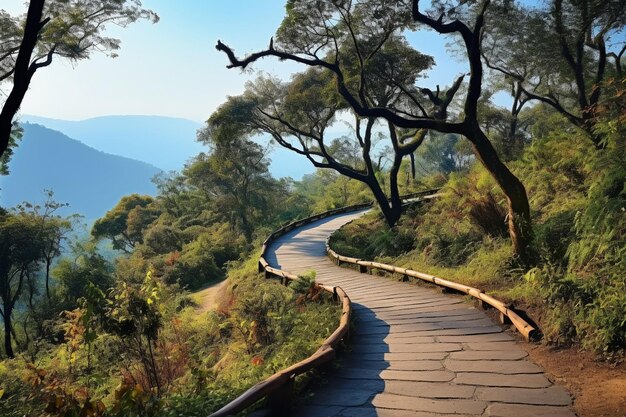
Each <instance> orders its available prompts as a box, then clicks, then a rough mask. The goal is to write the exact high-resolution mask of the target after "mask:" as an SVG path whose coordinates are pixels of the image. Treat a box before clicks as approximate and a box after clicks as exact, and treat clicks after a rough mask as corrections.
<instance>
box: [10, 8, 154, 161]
mask: <svg viewBox="0 0 626 417" xmlns="http://www.w3.org/2000/svg"><path fill="white" fill-rule="evenodd" d="M138 19H150V20H152V21H153V22H156V21H157V20H158V16H157V15H156V14H155V13H154V12H152V11H150V10H147V9H144V8H142V7H141V1H140V0H47V1H46V0H31V1H30V2H29V5H28V11H27V13H26V15H25V16H20V17H12V16H10V15H9V14H8V13H6V12H5V11H4V10H2V11H0V83H1V82H10V83H11V84H12V86H11V89H10V92H9V94H8V96H7V98H6V100H5V101H4V103H3V105H2V110H1V111H0V158H1V157H3V155H4V154H5V152H6V150H7V148H8V146H9V144H11V137H12V135H11V132H12V130H13V129H14V125H13V121H14V118H15V115H16V114H17V112H18V110H19V108H20V106H21V104H22V100H23V99H24V96H25V95H26V92H27V91H28V87H29V85H30V82H31V80H32V78H33V76H34V75H35V72H37V71H38V70H39V69H41V68H43V67H47V66H48V65H50V64H51V63H52V61H53V59H54V57H55V56H59V57H62V58H66V59H69V60H71V61H77V60H80V59H85V58H88V57H89V54H90V53H91V52H93V51H100V52H104V53H107V54H109V55H111V56H115V51H116V50H117V49H119V47H120V41H119V40H118V39H115V38H110V37H106V36H104V31H105V30H106V27H107V25H108V24H115V25H117V26H122V27H124V26H126V25H128V24H130V23H132V22H135V21H137V20H138Z"/></svg>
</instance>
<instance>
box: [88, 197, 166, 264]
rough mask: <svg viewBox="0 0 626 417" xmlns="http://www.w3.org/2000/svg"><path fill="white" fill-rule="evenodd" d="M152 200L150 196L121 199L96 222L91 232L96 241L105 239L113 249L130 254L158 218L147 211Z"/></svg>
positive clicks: (149, 210) (156, 213)
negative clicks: (110, 243)
mask: <svg viewBox="0 0 626 417" xmlns="http://www.w3.org/2000/svg"><path fill="white" fill-rule="evenodd" d="M153 202H154V199H153V198H152V197H150V196H142V195H138V194H132V195H129V196H126V197H122V199H121V200H120V201H119V203H117V205H116V206H115V207H114V208H113V209H111V210H109V211H108V212H107V214H106V215H105V216H104V217H103V218H101V219H99V220H97V221H96V222H95V223H94V225H93V228H92V230H91V235H92V236H93V237H94V238H96V239H102V238H107V239H110V240H111V241H112V242H113V249H118V250H122V251H124V252H130V251H131V250H132V249H133V248H134V247H135V245H137V244H140V243H142V241H143V236H142V234H143V230H144V229H145V228H146V227H147V226H148V225H149V224H150V223H152V221H154V220H155V218H156V217H157V216H158V212H157V211H156V210H154V209H147V207H149V206H150V205H151V204H152V203H153Z"/></svg>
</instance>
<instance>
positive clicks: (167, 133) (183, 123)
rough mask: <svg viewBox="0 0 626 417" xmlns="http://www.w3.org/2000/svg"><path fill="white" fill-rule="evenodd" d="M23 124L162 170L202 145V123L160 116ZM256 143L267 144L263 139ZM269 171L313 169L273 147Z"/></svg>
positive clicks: (33, 119) (285, 173) (179, 164)
mask: <svg viewBox="0 0 626 417" xmlns="http://www.w3.org/2000/svg"><path fill="white" fill-rule="evenodd" d="M21 121H22V122H30V123H37V124H41V125H43V126H46V127H48V128H50V129H54V130H58V131H59V132H62V133H64V134H65V135H67V136H69V137H71V138H73V139H76V140H79V141H81V142H82V143H84V144H86V145H88V146H90V147H92V148H95V149H98V150H100V151H103V152H107V153H110V154H113V155H120V156H125V157H127V158H132V159H136V160H138V161H144V162H147V163H149V164H152V165H154V166H156V167H159V168H161V169H163V170H166V171H169V170H175V171H180V170H181V169H182V168H183V166H184V164H185V162H187V161H188V160H189V159H190V158H192V157H194V156H195V155H197V154H198V153H200V152H206V151H207V150H208V149H207V147H206V146H205V145H202V144H200V143H198V142H196V131H197V130H198V129H199V128H201V127H202V124H201V123H198V122H194V121H192V120H186V119H177V118H172V117H161V116H103V117H96V118H93V119H86V120H79V121H71V120H59V119H50V118H46V117H39V116H31V115H25V116H22V118H21ZM257 142H258V143H259V144H261V145H263V146H266V145H267V143H268V142H267V140H266V139H265V138H258V139H257ZM269 158H270V159H271V160H272V163H271V165H270V171H271V173H272V175H274V176H275V177H277V178H279V177H292V178H294V179H298V180H299V179H301V178H302V176H303V175H304V174H309V173H311V172H313V171H314V170H315V169H314V168H313V166H312V165H311V163H310V162H309V161H308V160H307V159H306V158H304V157H302V156H300V155H296V154H294V153H293V152H291V151H288V150H286V149H283V148H281V147H280V146H278V145H276V146H274V147H272V149H271V152H270V153H269Z"/></svg>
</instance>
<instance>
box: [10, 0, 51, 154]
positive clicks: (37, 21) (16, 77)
mask: <svg viewBox="0 0 626 417" xmlns="http://www.w3.org/2000/svg"><path fill="white" fill-rule="evenodd" d="M45 3H46V2H45V0H31V1H30V4H29V6H28V14H27V16H26V25H25V27H24V37H23V38H22V43H21V44H20V50H19V52H18V54H17V58H16V60H15V72H14V73H13V88H12V89H11V92H10V93H9V95H8V97H7V100H6V101H5V103H4V106H3V107H2V111H1V112H0V156H2V155H3V154H4V152H5V151H6V149H7V147H8V146H9V141H10V139H11V130H12V128H13V118H14V117H15V114H16V113H17V111H18V110H19V109H20V106H21V105H22V100H23V99H24V96H25V95H26V91H28V86H29V85H30V80H31V79H32V77H33V74H34V73H35V71H36V69H37V64H32V65H31V59H32V55H33V50H34V49H35V46H36V45H37V40H38V36H39V31H40V30H41V28H42V22H41V17H42V15H43V8H44V5H45Z"/></svg>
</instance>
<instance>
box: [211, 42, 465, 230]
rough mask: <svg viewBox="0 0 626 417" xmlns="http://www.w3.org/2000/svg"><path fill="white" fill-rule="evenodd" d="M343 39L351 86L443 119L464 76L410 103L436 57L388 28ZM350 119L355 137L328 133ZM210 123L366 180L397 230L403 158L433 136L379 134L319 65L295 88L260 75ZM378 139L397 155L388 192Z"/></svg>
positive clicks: (389, 127) (379, 100) (297, 78)
mask: <svg viewBox="0 0 626 417" xmlns="http://www.w3.org/2000/svg"><path fill="white" fill-rule="evenodd" d="M378 37H380V38H381V39H377V38H378ZM339 41H341V42H343V43H342V44H339V46H338V48H339V50H340V51H341V54H342V55H346V56H347V57H349V58H348V59H344V60H343V61H342V62H343V63H344V64H343V65H342V67H341V68H342V70H343V71H345V72H346V74H348V78H349V79H350V80H351V81H349V88H350V89H351V90H354V91H357V90H358V91H359V92H360V93H359V94H361V95H362V96H363V97H366V98H367V100H369V101H371V102H373V103H375V104H376V105H380V106H387V105H391V104H397V105H399V106H400V105H401V106H403V108H405V110H406V109H416V110H418V111H423V112H426V111H427V110H426V109H429V110H431V111H432V112H433V114H437V115H438V116H435V117H441V116H442V115H444V114H445V113H446V112H447V107H448V106H449V105H450V103H451V101H452V98H453V97H454V95H455V94H456V92H457V90H458V88H459V87H460V83H461V80H462V77H461V78H459V79H458V80H457V81H456V82H455V83H454V84H453V86H452V87H451V88H450V89H449V90H447V91H439V90H438V91H437V92H432V91H430V90H428V89H422V90H421V96H420V97H419V98H416V99H415V101H407V100H405V97H404V92H405V91H408V90H410V89H413V85H414V83H415V81H416V79H417V77H418V76H419V74H420V72H421V71H423V70H426V69H428V68H429V67H430V66H431V64H432V58H431V57H428V56H425V55H423V54H421V53H419V52H417V51H415V50H414V49H412V48H410V47H409V46H408V44H407V42H406V40H405V39H404V38H403V37H401V36H397V35H392V34H391V33H388V32H387V31H384V32H382V33H376V34H375V35H365V40H364V41H363V42H359V43H352V42H349V41H348V40H345V39H342V40H338V42H339ZM355 45H357V47H355ZM368 49H369V51H368ZM365 54H367V55H368V56H370V59H369V60H368V61H367V62H363V69H361V68H360V67H359V65H357V64H356V63H357V62H359V57H360V56H362V55H365ZM360 72H363V74H364V77H365V78H364V81H363V82H362V83H359V82H358V79H359V76H358V74H359V73H360ZM346 117H349V118H353V119H354V122H353V123H352V125H351V129H352V131H353V133H352V134H351V135H347V136H341V137H333V136H332V135H331V134H328V133H327V131H328V130H329V128H330V127H331V126H332V125H333V124H334V123H336V122H338V121H342V120H344V119H345V118H346ZM208 123H209V126H210V128H212V129H214V130H219V128H220V126H225V125H227V124H228V125H230V126H232V124H233V123H238V124H239V126H241V127H240V130H241V131H240V132H239V134H246V135H253V134H258V133H268V134H270V135H271V137H272V138H273V139H274V140H275V141H276V142H277V143H278V144H280V145H281V146H283V147H284V148H286V149H289V150H291V151H293V152H295V153H298V154H300V155H303V156H305V157H306V158H307V159H308V160H309V162H311V163H312V164H313V165H314V166H315V167H316V168H324V169H332V170H335V171H337V172H339V173H340V174H342V175H345V176H346V177H349V178H351V179H353V180H356V181H359V182H362V183H364V184H365V185H366V186H367V187H368V188H369V189H370V190H371V192H372V194H373V196H374V198H375V200H376V202H377V204H378V206H379V207H380V209H381V211H382V213H383V216H384V217H385V219H386V221H387V224H388V225H389V226H390V227H393V226H394V225H395V224H396V222H397V221H398V219H399V218H400V215H401V212H402V202H401V199H400V193H399V185H398V173H399V170H400V166H401V164H402V160H403V159H404V158H405V157H407V156H411V157H412V156H413V154H414V152H415V150H416V149H417V148H418V147H419V146H420V144H421V143H422V141H423V139H424V137H425V136H426V133H427V131H426V130H420V131H417V130H415V129H397V128H396V127H395V126H394V125H393V124H390V123H383V126H384V129H385V130H386V134H381V133H380V132H378V133H377V132H376V128H377V125H378V121H377V118H376V117H361V116H359V115H357V114H354V113H353V112H352V111H351V108H350V105H349V103H347V102H346V101H345V100H344V99H343V97H342V96H341V95H340V94H338V93H337V92H336V90H335V88H334V85H333V79H332V76H331V75H330V74H328V73H326V72H325V71H323V70H322V69H318V68H310V69H308V70H307V71H306V72H303V73H299V74H296V75H294V76H293V78H292V80H291V82H289V83H281V82H280V81H279V80H276V79H272V78H259V79H258V80H257V81H256V82H255V83H254V84H249V85H248V87H247V89H246V91H245V92H244V94H243V95H242V96H238V97H230V98H229V99H228V101H227V102H226V103H225V104H224V105H222V106H221V107H220V108H219V109H218V111H217V112H215V113H214V114H213V115H212V116H211V118H210V119H209V121H208ZM378 136H386V139H387V140H388V141H389V142H390V143H391V147H390V149H392V152H393V155H394V156H393V157H392V158H391V160H392V165H391V168H390V170H389V172H388V175H389V184H388V185H389V190H390V192H389V195H387V193H386V190H385V188H386V186H385V184H384V180H385V178H384V177H381V176H380V175H379V174H380V172H379V171H380V162H377V161H376V159H375V158H374V157H373V155H372V154H373V153H374V152H375V150H374V149H375V143H376V141H377V137H378ZM412 159H413V158H412Z"/></svg>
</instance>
